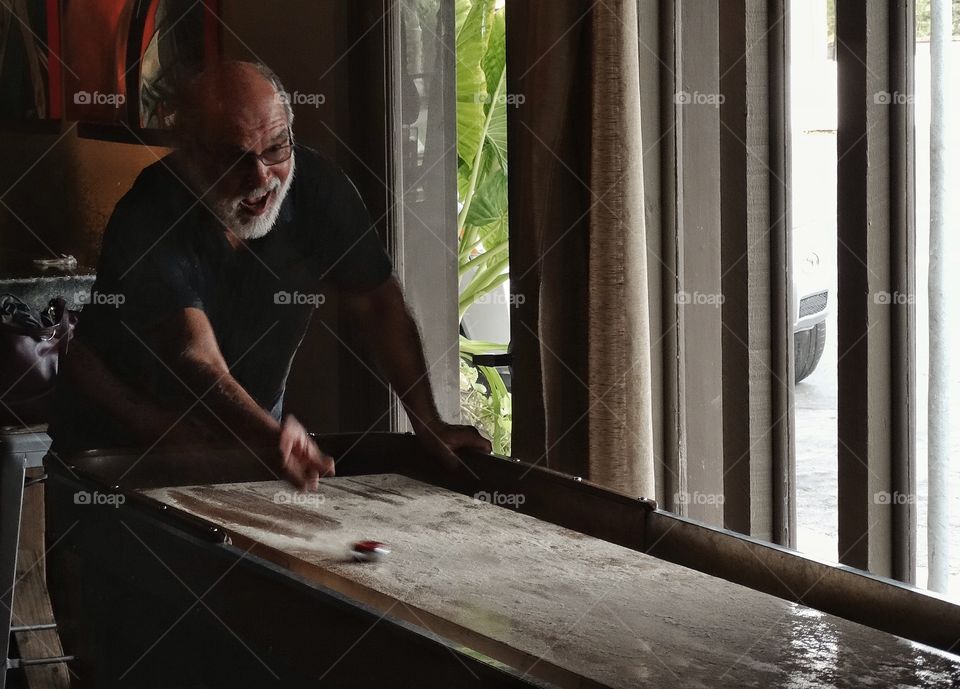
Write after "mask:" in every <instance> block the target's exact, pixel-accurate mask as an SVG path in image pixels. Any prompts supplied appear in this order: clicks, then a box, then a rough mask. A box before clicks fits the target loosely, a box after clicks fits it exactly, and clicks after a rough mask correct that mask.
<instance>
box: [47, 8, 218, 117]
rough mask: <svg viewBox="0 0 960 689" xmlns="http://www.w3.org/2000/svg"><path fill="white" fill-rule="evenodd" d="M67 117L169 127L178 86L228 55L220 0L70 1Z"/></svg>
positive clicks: (67, 10)
mask: <svg viewBox="0 0 960 689" xmlns="http://www.w3.org/2000/svg"><path fill="white" fill-rule="evenodd" d="M63 2H64V9H63V52H64V61H65V70H66V73H67V74H66V77H65V78H66V85H67V88H66V116H67V118H68V119H71V120H79V121H81V122H88V123H96V124H118V125H125V126H126V127H129V128H130V129H131V130H133V131H136V130H142V129H167V128H169V127H170V125H171V124H172V112H173V108H172V104H171V97H172V95H173V93H174V92H175V90H176V88H177V85H178V84H179V83H180V82H181V81H183V80H184V79H188V78H189V77H190V76H191V75H192V74H194V73H196V71H197V70H199V69H200V68H201V67H202V66H203V64H204V63H205V62H207V61H209V60H213V59H216V57H217V56H218V55H219V53H220V41H219V36H220V31H219V29H220V22H219V19H218V15H217V3H216V2H215V1H214V0H201V1H200V2H196V1H195V0H63Z"/></svg>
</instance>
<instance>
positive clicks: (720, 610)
mask: <svg viewBox="0 0 960 689" xmlns="http://www.w3.org/2000/svg"><path fill="white" fill-rule="evenodd" d="M318 442H319V443H320V444H321V446H322V447H324V449H325V450H327V451H328V452H329V453H330V454H333V455H334V456H335V457H336V458H337V474H338V475H337V476H336V477H335V478H330V479H325V480H323V481H322V483H321V487H320V490H319V491H318V492H316V493H300V492H297V491H295V490H294V489H292V487H290V486H289V485H288V484H286V483H284V482H281V481H278V480H276V478H275V477H274V476H272V475H271V474H270V472H269V471H268V470H267V469H266V467H265V466H263V465H262V464H261V463H260V462H259V460H257V459H256V458H255V457H254V456H253V455H252V453H246V452H238V451H235V450H218V449H215V448H207V449H203V450H201V449H199V448H197V449H195V450H192V451H190V452H179V453H172V452H165V453H151V454H148V455H146V456H140V455H135V454H133V455H132V454H124V453H118V452H104V451H98V452H91V453H84V454H81V455H77V456H75V457H72V458H69V459H67V460H65V461H59V460H56V459H54V458H48V461H47V468H48V473H49V477H50V478H49V481H48V488H47V490H48V499H47V505H48V508H47V510H48V512H47V538H48V546H49V549H50V550H49V555H48V561H49V565H48V568H49V574H48V578H49V580H50V587H51V596H52V597H53V600H54V606H55V612H56V614H57V617H58V621H59V623H60V626H61V630H62V634H63V636H64V645H65V648H66V649H67V650H68V651H69V652H70V653H72V654H74V655H76V656H77V658H78V661H77V663H76V666H75V668H74V669H75V672H76V674H77V677H78V684H79V685H80V686H95V687H137V688H141V687H191V688H192V687H247V686H249V687H270V686H277V687H335V688H338V689H340V688H344V687H438V688H439V687H445V688H458V687H584V688H585V687H770V688H775V687H801V688H802V687H859V686H873V687H887V686H891V687H892V686H898V687H945V686H953V685H957V686H960V657H958V656H956V655H954V654H953V653H952V652H951V650H956V649H955V645H957V644H958V641H960V614H958V612H960V610H958V607H957V606H955V605H953V604H952V603H950V602H949V601H948V600H946V599H943V598H940V597H937V596H933V595H930V594H926V593H923V592H921V591H918V590H917V589H913V588H911V587H907V586H902V585H898V584H896V583H894V582H891V581H888V580H884V579H881V578H879V577H874V576H871V575H869V574H866V573H863V572H858V571H856V570H850V569H848V568H843V567H838V566H831V565H829V564H826V563H821V562H817V561H815V560H810V559H809V558H805V557H803V556H800V555H798V554H796V553H793V552H791V551H788V550H785V549H782V548H778V547H777V546H771V545H769V544H765V543H761V542H759V541H755V540H753V539H748V538H744V537H742V536H737V535H736V534H732V533H730V532H726V531H723V530H720V529H712V528H710V527H706V526H704V525H701V524H697V523H696V522H693V521H690V520H686V519H682V518H679V517H676V516H675V515H670V514H668V513H666V512H663V511H660V510H658V509H656V506H655V504H654V503H653V502H652V501H650V500H645V499H642V498H637V497H630V496H624V495H620V494H617V493H613V492H610V491H606V490H603V489H601V488H599V487H597V486H593V485H590V484H588V483H586V482H584V481H580V480H579V479H577V478H576V477H570V476H565V475H562V474H557V473H555V472H551V471H548V470H545V469H541V468H539V467H534V466H530V465H527V464H523V463H519V462H516V461H513V460H509V459H506V458H502V457H495V456H486V455H480V454H472V455H469V456H464V466H463V467H462V468H461V469H459V470H457V471H455V472H447V471H444V470H442V469H441V468H440V467H438V466H436V465H434V464H433V463H432V462H430V461H429V460H428V459H427V458H425V457H424V456H423V455H422V453H421V452H420V450H419V446H418V444H417V442H416V440H415V438H413V437H412V436H405V435H392V434H373V435H367V436H334V437H325V438H318ZM363 540H376V541H382V542H384V543H386V544H387V545H388V547H389V548H390V553H389V554H388V555H387V556H386V557H384V558H383V559H382V560H380V561H378V562H359V561H356V560H355V558H354V557H352V554H351V545H352V544H354V543H356V542H358V541H363Z"/></svg>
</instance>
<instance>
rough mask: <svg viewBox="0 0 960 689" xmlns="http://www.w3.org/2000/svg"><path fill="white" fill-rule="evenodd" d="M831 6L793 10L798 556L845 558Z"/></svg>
mask: <svg viewBox="0 0 960 689" xmlns="http://www.w3.org/2000/svg"><path fill="white" fill-rule="evenodd" d="M834 26H835V10H834V3H833V1H832V0H810V1H806V2H794V3H792V4H791V10H790V49H791V51H792V54H791V56H790V58H791V59H790V65H791V72H790V79H791V93H790V107H791V110H790V122H791V132H790V135H791V137H792V140H791V144H792V147H793V160H792V165H793V168H792V170H791V173H792V180H791V190H790V193H791V196H792V198H791V205H792V213H793V275H794V278H793V288H794V300H793V308H794V312H793V336H794V357H795V365H796V375H795V379H794V380H795V388H794V402H795V423H796V433H795V436H794V437H795V441H794V442H795V443H796V448H795V449H796V466H797V475H796V486H797V491H796V494H797V548H798V549H799V550H801V551H803V552H806V553H809V554H810V555H813V556H815V557H818V558H821V559H825V560H829V561H831V562H836V561H837V559H838V557H837V556H838V553H837V357H838V352H837V315H836V308H835V305H836V294H837V269H836V254H837V248H836V247H837V175H836V171H837V86H836V84H837V62H836V50H835V38H834Z"/></svg>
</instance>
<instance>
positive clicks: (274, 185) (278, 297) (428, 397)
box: [51, 62, 490, 488]
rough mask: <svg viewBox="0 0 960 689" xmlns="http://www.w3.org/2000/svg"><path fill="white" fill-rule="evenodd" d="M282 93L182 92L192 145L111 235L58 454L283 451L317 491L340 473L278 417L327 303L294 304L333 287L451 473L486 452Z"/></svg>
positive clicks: (67, 374) (192, 87)
mask: <svg viewBox="0 0 960 689" xmlns="http://www.w3.org/2000/svg"><path fill="white" fill-rule="evenodd" d="M284 93H285V92H284V90H283V87H282V86H281V84H280V82H279V80H278V79H277V77H276V76H275V75H274V74H273V73H272V72H271V71H270V70H269V69H267V68H266V67H264V66H262V65H257V64H252V63H247V62H228V63H222V64H218V65H216V66H214V67H211V68H208V69H207V70H205V71H204V72H203V73H202V74H200V75H199V76H198V77H197V78H195V79H194V80H193V81H192V82H191V83H190V84H189V86H188V87H187V88H186V89H184V92H183V93H182V94H181V95H180V97H179V103H178V108H177V132H178V135H179V141H180V145H179V147H178V150H177V151H176V152H174V153H172V154H170V155H169V156H167V157H166V158H164V159H163V160H162V161H159V162H157V163H155V164H153V165H150V166H149V167H147V168H146V169H145V170H143V172H142V173H141V174H140V175H139V177H138V178H137V180H136V182H135V183H134V185H133V187H132V188H131V189H130V191H128V192H127V194H126V195H125V196H124V197H123V198H122V199H121V200H120V202H119V203H118V204H117V206H116V208H115V210H114V212H113V215H112V217H111V218H110V222H109V224H108V225H107V229H106V232H105V234H104V238H103V249H102V252H101V256H100V264H99V268H98V271H97V282H96V285H95V286H94V294H93V298H92V300H91V304H90V305H88V306H87V307H86V308H85V309H84V312H83V315H82V317H81V319H80V323H79V326H78V329H77V338H76V339H75V341H74V343H73V344H72V345H71V351H70V356H69V357H68V358H67V361H66V362H65V365H64V367H63V372H62V375H61V382H60V384H59V386H58V401H57V405H56V413H55V415H54V421H53V423H52V426H51V435H53V438H54V449H55V450H58V451H74V450H78V449H86V448H92V447H110V446H140V447H144V446H151V445H153V444H155V443H169V442H173V443H176V442H183V443H193V442H196V441H197V439H198V438H210V439H219V440H229V441H239V442H242V443H243V444H245V445H247V446H248V447H251V448H272V449H271V450H270V451H269V452H268V453H267V454H266V455H265V456H264V457H263V460H264V461H265V462H267V463H270V464H271V465H272V468H274V469H275V470H276V471H277V472H278V474H282V475H283V476H285V477H286V478H287V479H289V480H290V481H291V482H292V483H294V484H295V485H297V486H300V487H304V488H315V487H316V485H317V481H318V479H319V477H321V476H324V475H330V474H332V473H333V460H332V458H330V457H328V456H326V455H325V454H323V452H322V451H321V450H320V449H319V448H317V447H316V445H315V444H314V442H313V441H312V439H311V438H310V437H309V436H308V435H307V433H306V432H305V431H304V429H303V427H302V426H301V425H300V424H299V423H298V422H297V421H296V420H295V419H293V418H292V417H291V416H287V417H286V418H284V419H282V417H281V411H282V405H283V394H284V388H285V385H286V379H287V376H288V373H289V371H290V365H291V361H292V359H293V356H294V354H295V353H296V351H297V348H298V346H299V344H300V341H301V340H302V338H303V336H304V333H305V331H306V328H307V325H308V323H309V321H310V317H311V314H312V313H313V312H314V310H315V308H314V307H315V302H316V299H307V300H293V299H287V298H286V295H290V294H294V293H299V294H314V295H317V294H322V291H321V290H322V286H323V285H324V284H327V283H332V284H334V285H336V287H337V288H338V291H339V294H340V297H341V303H342V304H343V306H344V309H345V313H346V314H347V317H348V323H349V324H350V325H351V326H352V327H354V328H355V329H356V331H357V332H358V333H360V334H361V335H362V337H363V338H364V339H365V340H366V342H367V343H368V344H369V346H370V349H372V350H373V351H374V353H375V354H376V356H377V358H378V360H379V362H380V364H381V367H382V368H383V370H384V372H385V374H386V376H387V378H388V379H389V380H390V382H391V383H392V384H393V386H394V388H395V389H396V390H398V391H399V393H400V395H401V399H402V401H403V404H404V406H405V408H406V411H407V414H408V416H409V417H410V420H411V423H412V425H413V427H414V429H415V431H416V433H417V435H418V437H419V438H420V439H421V440H422V442H423V443H424V446H425V447H426V449H427V450H428V451H430V452H431V453H432V454H433V455H435V456H436V457H437V458H438V460H439V461H443V462H445V463H447V464H448V465H451V466H452V465H455V463H456V461H457V460H456V457H455V455H454V454H453V453H454V451H455V450H457V449H460V448H465V447H472V448H476V449H480V450H483V451H488V452H489V450H490V445H489V443H488V442H487V441H486V440H485V439H484V438H482V437H481V436H480V435H479V433H477V431H476V430H475V429H474V428H472V427H469V426H457V425H450V424H447V423H445V422H444V421H443V420H442V419H441V418H440V416H439V415H438V413H437V409H436V405H435V403H434V399H433V394H432V391H431V389H430V383H429V379H428V377H427V369H426V365H425V362H424V356H423V350H422V346H421V343H420V338H419V334H418V331H417V327H416V324H415V323H414V321H413V319H412V317H411V315H410V312H409V310H408V309H407V307H406V304H405V302H404V299H403V295H402V293H401V290H400V286H399V284H398V282H397V280H396V278H395V277H393V275H392V265H391V262H390V259H389V258H388V256H387V255H386V253H385V252H384V250H383V247H382V245H381V243H380V241H379V239H378V238H377V236H376V233H375V230H374V228H373V226H372V224H371V221H370V218H369V216H368V214H367V212H366V209H365V208H364V205H363V202H362V201H361V199H360V197H359V195H358V194H357V191H356V189H355V188H354V187H353V185H352V184H351V183H350V181H349V180H348V179H347V178H346V176H345V175H344V174H343V173H342V172H341V171H340V170H339V169H337V167H336V166H334V165H333V164H331V163H330V162H329V161H328V160H326V159H325V158H323V157H322V156H320V155H318V154H317V153H316V152H315V151H313V150H311V149H309V148H306V147H304V146H301V145H299V144H295V143H294V138H293V126H292V125H293V112H292V110H291V108H290V106H289V102H288V101H287V99H285V98H283V97H281V96H282V94H284ZM300 301H305V302H306V303H297V302H300ZM311 302H313V303H311ZM281 419H282V420H281ZM258 451H259V450H258Z"/></svg>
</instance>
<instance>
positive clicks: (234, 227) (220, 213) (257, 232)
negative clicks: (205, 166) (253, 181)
mask: <svg viewBox="0 0 960 689" xmlns="http://www.w3.org/2000/svg"><path fill="white" fill-rule="evenodd" d="M295 172H296V161H295V159H294V157H293V156H291V158H290V174H289V175H287V179H286V180H285V181H284V182H283V183H282V184H281V183H280V182H279V181H278V180H277V178H273V179H272V180H271V181H270V182H269V183H268V184H267V185H266V186H264V187H262V188H259V189H255V190H254V191H252V192H251V193H249V194H247V195H246V196H245V197H236V198H232V199H220V200H218V201H216V202H215V203H214V206H213V212H214V214H215V215H216V216H217V219H219V220H220V222H222V223H223V224H224V226H225V227H227V228H228V229H229V230H230V231H231V232H233V234H234V235H236V236H237V238H239V239H242V240H244V241H248V240H251V239H260V238H261V237H265V236H266V235H267V234H269V233H270V231H271V230H272V229H273V228H274V225H276V222H277V218H278V217H279V215H280V208H281V206H283V201H284V199H285V198H286V197H287V192H289V191H290V185H291V184H293V177H294V174H295ZM274 190H276V192H277V193H276V195H275V197H274V198H273V200H272V202H271V206H270V210H269V211H267V212H266V213H264V214H263V215H260V216H251V215H249V214H248V213H247V212H246V211H244V209H243V207H242V206H241V205H240V201H241V200H242V199H243V198H251V197H257V196H263V195H264V194H267V193H269V192H271V191H274Z"/></svg>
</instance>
